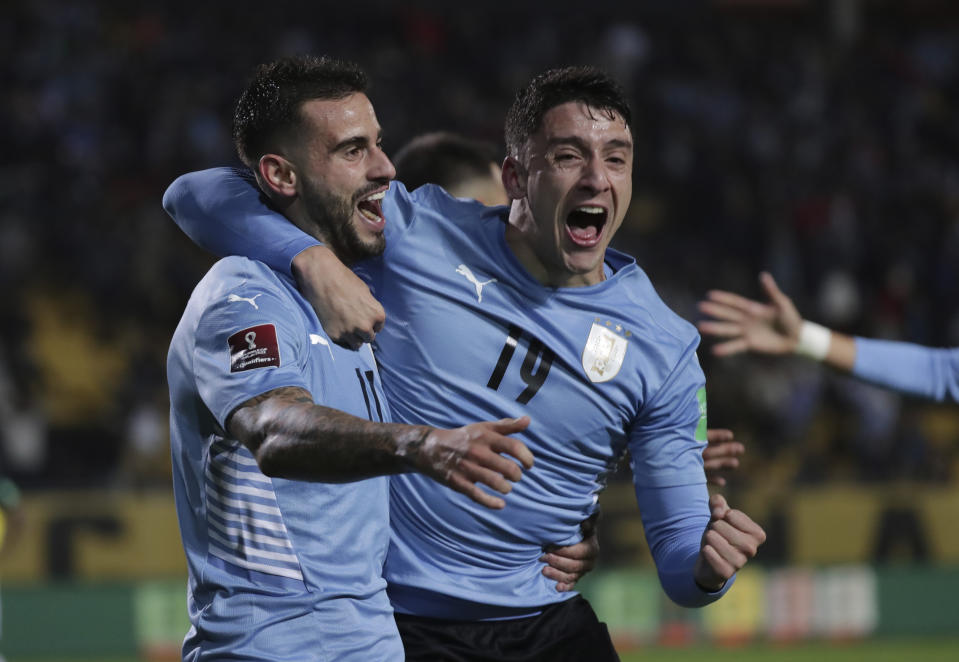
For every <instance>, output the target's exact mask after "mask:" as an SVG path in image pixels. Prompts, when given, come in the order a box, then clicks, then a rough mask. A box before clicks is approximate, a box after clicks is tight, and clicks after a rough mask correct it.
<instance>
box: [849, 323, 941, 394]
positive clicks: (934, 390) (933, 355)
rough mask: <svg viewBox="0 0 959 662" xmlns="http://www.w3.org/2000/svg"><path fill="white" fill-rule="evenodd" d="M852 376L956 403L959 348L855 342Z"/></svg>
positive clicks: (867, 340)
mask: <svg viewBox="0 0 959 662" xmlns="http://www.w3.org/2000/svg"><path fill="white" fill-rule="evenodd" d="M852 374H854V375H855V376H856V377H858V378H860V379H863V380H865V381H868V382H871V383H873V384H877V385H879V386H884V387H886V388H890V389H893V390H896V391H900V392H902V393H908V394H909V395H916V396H919V397H923V398H929V399H931V400H938V401H940V402H941V401H943V400H951V401H953V402H959V347H952V348H948V349H945V348H933V347H923V346H922V345H914V344H912V343H905V342H892V341H888V340H871V339H869V338H856V362H855V364H854V365H853V369H852Z"/></svg>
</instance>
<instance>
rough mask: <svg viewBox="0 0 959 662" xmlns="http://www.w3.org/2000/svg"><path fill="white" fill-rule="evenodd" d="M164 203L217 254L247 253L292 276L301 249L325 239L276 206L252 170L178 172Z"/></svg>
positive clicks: (189, 233) (199, 242)
mask: <svg viewBox="0 0 959 662" xmlns="http://www.w3.org/2000/svg"><path fill="white" fill-rule="evenodd" d="M163 208H164V209H165V210H166V212H167V213H168V214H169V215H170V216H171V217H172V218H173V220H174V221H175V222H176V224H177V225H178V226H180V229H181V230H183V231H184V232H185V233H186V235H187V236H188V237H190V239H192V240H193V241H194V242H195V243H196V244H197V245H199V246H201V247H202V248H204V249H206V250H208V251H210V252H211V253H214V254H215V255H219V256H225V255H242V256H244V257H249V258H251V259H254V260H259V261H260V262H263V263H265V264H268V265H269V266H271V267H272V268H274V269H276V270H277V271H279V272H281V273H286V274H290V275H292V271H291V269H292V262H293V258H294V257H296V255H297V254H299V253H300V252H301V251H303V250H305V249H307V248H309V247H311V246H317V245H319V244H320V242H319V241H317V240H316V239H315V238H314V237H311V236H310V235H308V234H306V233H305V232H303V231H302V230H300V229H299V228H298V227H296V226H295V225H293V223H290V221H288V220H287V219H286V217H285V216H283V215H282V214H280V213H279V212H277V211H274V210H273V209H271V208H270V207H269V206H268V205H267V202H266V198H265V197H264V196H263V194H262V192H261V191H260V189H259V187H258V186H257V184H256V180H255V179H254V178H253V175H252V173H250V172H249V171H248V170H238V169H236V168H211V169H209V170H201V171H198V172H191V173H188V174H186V175H181V176H180V177H178V178H177V179H176V180H174V182H173V183H172V184H170V187H169V188H168V189H167V190H166V193H164V194H163Z"/></svg>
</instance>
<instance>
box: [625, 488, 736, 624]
mask: <svg viewBox="0 0 959 662" xmlns="http://www.w3.org/2000/svg"><path fill="white" fill-rule="evenodd" d="M636 499H637V502H638V503H639V510H640V513H641V514H642V518H643V529H644V530H645V532H646V540H647V542H648V543H649V549H650V551H651V552H652V554H653V560H654V561H655V562H656V570H657V574H658V575H659V583H660V584H661V585H662V587H663V591H665V592H666V595H668V596H669V598H670V600H672V601H673V602H675V603H676V604H678V605H680V606H682V607H702V606H704V605H707V604H709V603H711V602H715V601H716V600H718V599H719V598H721V597H722V596H723V595H725V593H726V591H728V590H729V587H730V586H732V584H733V581H734V580H735V576H733V577H732V578H730V579H729V581H727V582H726V584H725V585H724V586H723V588H722V589H720V590H719V591H715V592H712V593H709V592H706V591H704V590H703V589H701V588H700V587H699V586H698V585H697V584H696V581H695V579H694V578H693V570H694V569H695V566H696V559H697V558H698V557H699V548H700V544H701V541H702V537H703V532H704V531H705V530H706V526H707V525H708V524H709V492H708V490H707V489H706V485H705V484H702V485H679V486H676V487H648V488H646V487H637V488H636Z"/></svg>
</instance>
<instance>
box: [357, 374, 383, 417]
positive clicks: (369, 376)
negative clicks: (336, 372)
mask: <svg viewBox="0 0 959 662" xmlns="http://www.w3.org/2000/svg"><path fill="white" fill-rule="evenodd" d="M373 376H374V375H373V371H372V370H366V371H365V372H360V369H359V368H357V369H356V378H357V379H358V380H359V382H360V390H362V391H363V399H364V400H366V413H367V415H368V417H369V419H370V420H371V421H382V420H383V410H382V409H380V396H379V394H377V392H376V387H375V386H374V385H373ZM363 377H366V381H364V380H363ZM367 383H368V384H369V386H370V388H369V391H367V390H366V385H367ZM370 393H372V394H373V404H374V405H375V406H376V418H373V409H372V407H370Z"/></svg>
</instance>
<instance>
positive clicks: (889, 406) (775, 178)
mask: <svg viewBox="0 0 959 662" xmlns="http://www.w3.org/2000/svg"><path fill="white" fill-rule="evenodd" d="M327 4H328V3H319V2H313V3H305V2H304V3H287V2H283V1H282V0H278V1H276V2H273V3H270V4H269V6H268V7H266V8H264V6H263V5H262V4H254V3H251V2H243V1H239V2H232V3H228V4H224V3H197V2H184V1H183V0H167V1H165V2H162V3H146V2H125V3H120V2H108V1H106V0H104V1H101V2H94V1H92V0H30V1H27V0H10V1H9V2H6V3H4V11H3V12H2V16H0V54H2V60H3V66H2V69H0V71H2V74H0V75H2V89H3V92H2V94H0V122H2V125H3V127H4V130H3V131H2V132H0V152H2V154H3V156H2V159H0V164H2V173H3V176H2V177H0V285H2V290H0V297H2V298H0V427H2V429H0V473H4V474H7V475H10V476H12V477H14V478H15V479H16V480H17V481H18V482H19V483H20V484H21V485H22V486H23V487H24V488H25V489H28V490H29V489H31V488H39V487H65V486H69V487H74V486H105V485H114V486H131V487H146V486H159V487H168V486H169V480H170V479H169V459H168V453H169V450H168V436H167V416H168V403H167V395H166V381H165V359H166V352H167V346H168V342H169V338H170V336H171V334H172V332H173V329H174V327H175V326H176V323H177V321H178V319H179V316H180V313H181V311H182V309H183V306H184V304H185V302H186V300H187V298H188V296H189V293H190V291H191V290H192V287H193V285H194V283H195V282H196V281H197V280H198V279H199V277H200V276H201V275H202V274H203V272H204V271H205V269H206V268H207V267H208V266H209V265H210V264H211V263H212V261H213V258H211V257H210V256H208V255H206V254H205V253H203V252H202V251H200V250H199V249H197V248H195V247H193V246H192V245H191V244H190V243H189V241H187V240H186V239H185V238H184V237H183V236H181V234H180V232H179V230H177V229H176V228H175V226H174V225H173V223H172V222H171V221H170V220H169V219H168V218H167V217H166V216H165V214H164V212H163V210H162V209H161V207H160V198H161V195H162V193H163V190H164V189H165V187H166V186H167V184H168V183H169V182H170V181H171V180H172V179H173V178H174V177H176V176H177V175H178V174H180V173H182V172H185V171H188V170H194V169H199V168H204V167H209V166H214V165H223V164H231V163H235V162H236V161H235V157H234V156H233V151H232V145H231V139H230V122H231V109H232V104H233V101H234V99H235V97H236V95H237V94H238V91H239V90H240V89H241V88H242V85H243V83H244V81H245V79H246V76H247V75H248V74H249V72H250V70H251V68H252V67H253V66H254V65H255V64H257V63H259V62H261V61H265V60H268V59H271V58H273V57H275V56H278V55H282V54H289V53H297V52H313V53H328V54H333V55H337V56H340V57H345V58H349V59H354V60H356V61H358V62H359V63H360V64H362V65H363V66H364V67H365V68H366V69H367V70H368V72H369V73H370V74H371V80H372V90H371V97H372V99H373V101H374V103H375V105H376V108H377V109H378V112H379V118H380V121H381V123H382V124H383V126H384V130H385V143H386V146H387V149H388V151H389V152H395V151H396V150H397V149H398V148H399V147H400V146H401V145H402V144H403V143H404V142H405V141H406V140H408V139H409V138H411V137H413V136H414V135H416V134H418V133H422V132H425V131H432V130H438V129H447V130H453V131H457V132H460V133H463V134H465V135H468V136H471V137H474V138H479V139H485V140H490V141H493V142H495V143H497V144H501V141H502V137H501V127H502V123H503V116H504V113H505V110H506V108H507V106H508V104H509V102H510V100H511V93H512V92H513V91H514V90H515V89H516V88H517V87H518V86H519V85H520V84H521V83H522V82H524V81H525V80H527V79H528V78H529V77H530V76H531V75H533V74H534V73H537V72H539V71H541V70H543V69H545V68H547V67H550V66H554V65H563V64H571V63H591V64H597V65H600V66H603V67H605V68H607V69H608V70H609V71H611V72H612V73H614V74H615V75H616V76H617V77H618V78H619V79H620V80H621V82H622V83H623V84H624V86H625V87H626V88H627V90H628V91H629V93H630V94H631V97H632V99H633V104H634V112H635V117H636V127H635V130H636V137H637V140H638V145H637V151H636V164H635V175H636V176H635V188H634V198H633V204H632V207H631V210H630V213H629V215H628V217H627V220H626V222H625V223H624V226H623V229H622V230H621V231H620V235H619V236H618V238H617V240H616V242H615V245H616V246H618V247H619V248H621V249H623V250H625V251H627V252H630V253H632V254H634V255H636V256H637V257H638V258H639V261H640V263H641V265H642V266H643V267H644V268H645V269H646V271H647V272H648V273H649V274H650V277H651V278H652V280H653V283H654V284H655V285H656V286H657V288H658V289H659V291H660V293H661V294H662V295H663V297H664V298H665V299H666V301H667V302H668V303H670V304H671V305H672V306H673V308H675V309H676V310H677V311H678V312H679V313H680V314H683V315H684V316H686V317H687V318H688V319H690V320H694V319H695V318H696V315H697V313H696V309H695V302H696V301H697V300H698V299H700V298H701V297H702V296H703V295H704V294H705V292H706V290H708V289H709V288H713V287H717V288H723V289H728V290H733V291H738V292H742V293H743V294H746V295H747V296H752V297H759V295H760V293H759V289H758V284H757V281H756V275H757V274H758V272H759V271H760V270H761V269H769V270H770V271H772V272H773V273H774V274H775V276H776V278H777V280H778V282H779V284H780V286H781V287H782V288H783V290H784V291H786V292H787V293H788V294H789V295H790V296H792V297H793V299H794V300H795V301H796V303H797V305H798V306H799V308H800V310H801V311H803V313H804V314H805V315H807V316H808V317H809V318H811V319H815V320H817V321H820V322H822V323H823V324H827V325H829V326H831V327H834V328H838V329H841V330H843V331H847V332H851V333H859V334H864V335H869V336H876V337H884V338H895V339H902V340H911V341H915V342H919V343H923V344H928V345H953V346H955V345H959V10H957V8H956V7H955V6H954V5H953V4H952V3H949V2H945V1H943V2H934V1H918V2H910V3H893V2H881V1H880V2H862V3H855V2H849V3H830V2H820V1H813V0H810V1H808V2H805V1H802V0H795V1H791V2H761V1H756V0H753V1H749V2H729V1H726V2H668V1H666V0H652V1H649V2H640V3H612V2H610V3H604V2H596V3H591V6H590V7H589V8H587V9H588V11H586V14H585V16H586V18H588V20H586V18H584V11H583V7H582V6H581V5H580V4H578V3H572V2H552V3H548V6H549V9H548V11H546V10H544V9H543V7H544V6H545V4H546V3H535V2H526V1H523V0H517V1H515V2H511V3H503V4H502V5H501V4H500V3H482V4H475V5H470V4H467V5H463V4H461V3H444V2H439V1H435V2H412V3H388V2H374V1H371V0H356V1H354V2H352V3H339V4H338V5H337V6H335V7H329V6H326V5H327ZM708 344H709V343H704V347H703V349H702V350H701V351H700V358H701V360H702V362H703V365H704V368H705V370H706V374H707V378H708V391H709V401H710V422H711V425H713V426H717V427H729V428H732V429H734V430H735V431H736V432H737V436H738V437H739V439H740V440H741V441H744V442H745V443H746V444H747V449H748V450H747V458H746V462H745V467H744V469H743V471H742V472H741V475H740V476H738V477H736V478H735V479H734V481H741V482H747V481H750V480H759V479H762V480H775V481H779V482H780V483H781V484H782V485H784V486H788V485H792V484H796V483H797V482H803V483H810V482H813V483H814V482H822V481H831V480H862V481H872V480H880V479H896V478H908V479H920V480H935V481H949V480H953V481H954V480H956V478H957V476H959V411H957V410H956V408H955V407H952V408H949V407H946V406H942V405H936V404H928V403H918V402H914V401H910V400H908V399H904V398H901V397H899V396H895V395H892V394H889V393H886V392H883V391H879V390H877V389H874V388H871V387H868V386H864V385H861V384H857V383H854V382H852V381H850V380H848V379H845V378H841V377H839V376H836V375H834V374H831V373H829V372H827V371H824V370H821V369H820V368H819V367H817V366H815V365H812V364H806V363H804V362H803V361H802V360H800V359H796V360H795V361H788V362H782V361H776V360H771V361H764V360H762V359H759V358H735V359H724V360H718V359H714V358H712V357H710V355H709V352H708Z"/></svg>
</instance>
